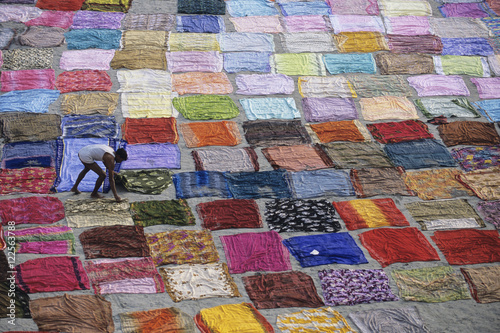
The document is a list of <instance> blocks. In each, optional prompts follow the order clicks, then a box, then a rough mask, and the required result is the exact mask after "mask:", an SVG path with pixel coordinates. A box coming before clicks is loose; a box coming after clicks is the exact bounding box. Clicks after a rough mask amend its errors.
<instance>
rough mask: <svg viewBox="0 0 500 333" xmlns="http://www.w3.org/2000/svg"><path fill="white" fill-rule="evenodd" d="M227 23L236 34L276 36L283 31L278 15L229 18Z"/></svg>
mask: <svg viewBox="0 0 500 333" xmlns="http://www.w3.org/2000/svg"><path fill="white" fill-rule="evenodd" d="M229 21H231V23H232V24H233V25H234V28H235V29H236V31H237V32H255V33H266V34H277V33H281V32H284V31H285V29H284V28H283V26H282V24H281V21H280V17H279V16H278V15H275V16H247V17H230V18H229Z"/></svg>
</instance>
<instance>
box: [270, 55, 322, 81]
mask: <svg viewBox="0 0 500 333" xmlns="http://www.w3.org/2000/svg"><path fill="white" fill-rule="evenodd" d="M271 66H272V68H273V72H275V73H280V74H285V75H318V76H324V75H326V69H325V65H324V64H323V57H322V55H320V54H317V53H277V54H275V55H273V56H272V57H271Z"/></svg>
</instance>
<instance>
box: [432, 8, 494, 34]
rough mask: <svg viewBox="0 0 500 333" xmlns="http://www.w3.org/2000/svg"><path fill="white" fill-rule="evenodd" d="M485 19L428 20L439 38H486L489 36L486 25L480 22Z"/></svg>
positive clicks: (435, 18)
mask: <svg viewBox="0 0 500 333" xmlns="http://www.w3.org/2000/svg"><path fill="white" fill-rule="evenodd" d="M468 2H470V1H468ZM485 19H486V18H484V19H474V18H468V17H448V18H438V17H431V18H429V20H430V22H431V29H432V32H433V33H434V34H435V35H437V36H439V37H441V38H457V37H460V38H470V37H483V38H487V37H489V36H490V30H489V29H488V24H486V25H485V24H484V23H483V22H482V21H484V20H485ZM493 33H494V29H493Z"/></svg>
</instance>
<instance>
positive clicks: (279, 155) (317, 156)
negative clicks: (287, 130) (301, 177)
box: [262, 145, 333, 171]
mask: <svg viewBox="0 0 500 333" xmlns="http://www.w3.org/2000/svg"><path fill="white" fill-rule="evenodd" d="M262 154H263V155H264V156H265V157H266V159H267V160H268V161H269V163H270V164H271V166H272V167H273V168H274V169H285V170H289V171H302V170H317V169H326V168H331V167H333V163H332V161H330V158H329V157H328V155H326V154H325V152H324V151H323V150H322V149H321V147H320V146H319V145H294V146H274V147H269V148H262Z"/></svg>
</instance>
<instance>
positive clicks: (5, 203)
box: [0, 196, 64, 225]
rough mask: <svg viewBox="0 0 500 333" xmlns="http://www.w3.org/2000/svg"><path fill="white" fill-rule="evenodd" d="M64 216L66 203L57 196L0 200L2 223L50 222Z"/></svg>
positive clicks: (0, 218)
mask: <svg viewBox="0 0 500 333" xmlns="http://www.w3.org/2000/svg"><path fill="white" fill-rule="evenodd" d="M63 218H64V205H63V203H62V201H61V200H59V199H58V198H56V197H49V196H28V197H21V198H16V199H6V200H0V220H1V221H2V223H1V224H3V225H7V222H14V223H15V224H35V223H40V224H49V223H54V222H57V221H59V220H62V219H63Z"/></svg>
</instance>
